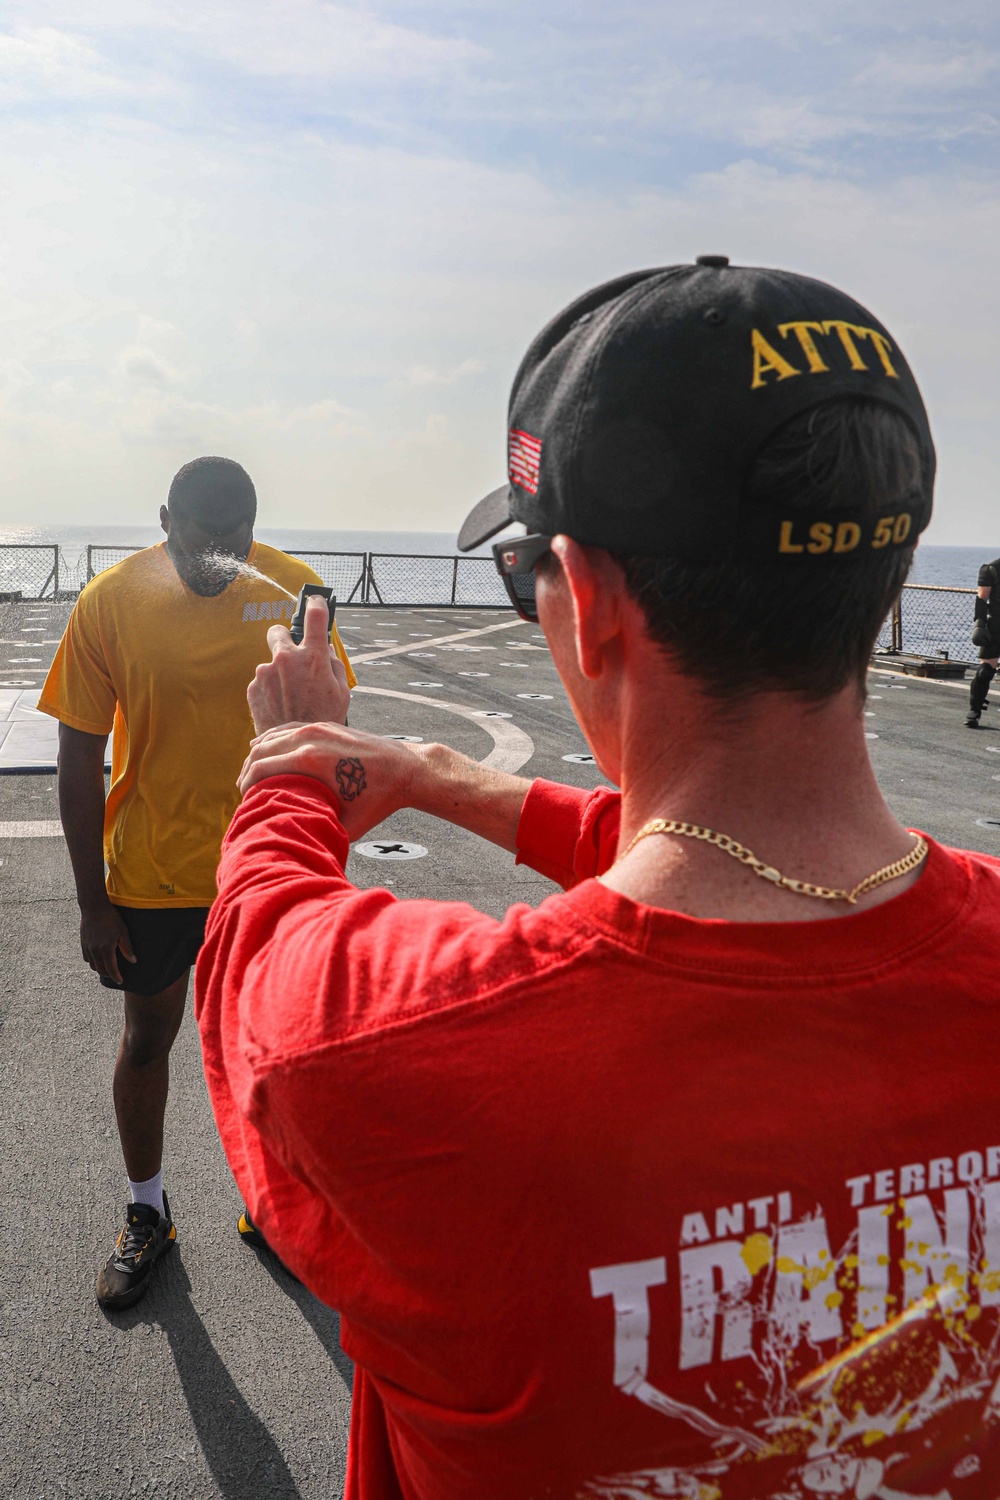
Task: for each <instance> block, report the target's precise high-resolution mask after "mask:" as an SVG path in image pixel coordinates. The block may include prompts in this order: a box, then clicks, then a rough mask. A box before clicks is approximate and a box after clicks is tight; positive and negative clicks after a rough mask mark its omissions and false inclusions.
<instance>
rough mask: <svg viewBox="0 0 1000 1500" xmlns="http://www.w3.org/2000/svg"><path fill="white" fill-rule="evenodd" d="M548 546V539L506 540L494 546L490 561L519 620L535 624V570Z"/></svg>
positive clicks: (536, 615)
mask: <svg viewBox="0 0 1000 1500" xmlns="http://www.w3.org/2000/svg"><path fill="white" fill-rule="evenodd" d="M551 546H552V538H551V537H550V536H540V535H537V534H536V535H533V536H516V537H508V538H507V540H506V541H505V542H494V544H493V561H494V562H495V563H496V567H497V572H498V573H499V574H500V577H501V578H502V579H503V586H504V588H505V589H506V590H507V596H508V598H509V599H510V602H511V604H513V606H514V608H515V609H516V610H517V613H518V614H519V615H520V617H521V619H522V620H528V621H529V622H530V623H531V624H532V625H537V624H538V607H537V605H536V604H535V567H536V564H537V563H538V562H539V560H540V559H541V558H543V557H544V556H545V554H546V552H548V551H549V549H550V548H551Z"/></svg>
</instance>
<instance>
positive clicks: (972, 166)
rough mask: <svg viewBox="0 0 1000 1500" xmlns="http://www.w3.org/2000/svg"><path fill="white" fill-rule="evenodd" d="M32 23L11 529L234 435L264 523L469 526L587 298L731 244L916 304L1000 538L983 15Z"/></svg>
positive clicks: (816, 12) (628, 8) (926, 349)
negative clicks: (464, 518) (545, 363)
mask: <svg viewBox="0 0 1000 1500" xmlns="http://www.w3.org/2000/svg"><path fill="white" fill-rule="evenodd" d="M980 10H981V7H980ZM12 15H13V19H12V21H11V23H10V24H11V27H12V29H11V30H10V32H9V33H8V34H7V35H6V36H3V35H0V95H2V94H3V89H4V87H5V85H7V86H8V92H7V94H6V95H5V96H3V97H5V98H6V102H7V113H6V116H5V124H4V137H3V142H2V144H0V192H2V193H3V197H4V206H5V244H4V251H5V255H4V270H3V275H2V277H0V316H2V317H3V320H4V329H5V336H4V347H3V356H4V364H3V366H2V367H0V466H2V469H3V472H4V476H5V486H4V493H5V505H6V509H7V518H8V519H13V518H14V517H15V515H16V516H23V517H24V518H25V519H37V518H41V517H43V516H48V517H54V518H58V517H63V518H67V519H70V518H73V517H74V515H75V516H76V517H77V518H79V519H80V520H86V519H90V518H95V508H96V507H97V506H98V504H99V506H100V518H101V519H102V520H114V519H122V520H135V519H138V517H137V505H138V504H140V503H143V502H140V500H138V499H137V497H142V496H145V495H150V496H153V497H156V500H157V503H158V497H159V496H160V495H161V493H162V491H163V487H164V482H165V480H168V479H169V476H170V475H171V474H172V473H173V472H174V470H175V469H176V468H177V467H178V466H179V465H180V463H182V462H184V461H185V460H186V459H187V458H190V457H192V456H193V454H194V453H196V452H200V451H206V450H208V451H220V450H221V451H224V452H232V453H233V456H236V457H239V458H241V459H242V460H243V461H244V462H246V463H247V466H248V467H249V468H250V470H251V472H252V473H253V474H254V476H255V479H257V480H258V483H259V487H260V490H261V494H262V497H265V496H266V497H270V499H267V500H266V501H265V512H264V513H265V515H267V512H266V506H267V505H268V504H273V505H274V507H275V510H274V512H273V513H272V514H270V515H267V523H269V524H273V525H280V524H300V525H309V524H315V525H323V524H330V525H336V524H340V525H349V524H351V522H352V519H353V522H354V524H375V525H377V524H381V525H392V526H398V527H406V528H408V529H412V528H413V527H415V526H417V527H419V526H427V527H434V528H442V529H446V528H448V527H449V526H451V525H454V524H455V523H456V522H457V520H458V519H460V517H461V515H462V514H463V510H464V508H465V506H466V505H467V503H468V502H469V501H470V499H474V498H475V497H476V496H477V495H479V494H481V493H484V492H485V491H486V490H488V489H489V488H491V487H492V486H493V485H494V484H495V483H496V482H497V481H498V478H499V477H500V475H501V473H502V466H503V453H504V414H505V407H506V398H507V388H508V384H509V381H510V378H511V376H512V374H513V371H514V369H515V368H516V365H517V362H518V360H519V358H520V356H521V354H522V353H523V350H524V348H525V347H526V345H527V343H528V341H529V339H530V338H531V337H532V336H533V335H534V333H535V332H537V330H538V329H539V327H541V325H542V324H543V323H544V322H545V321H546V320H547V319H548V318H549V317H550V316H551V315H552V314H553V313H554V312H555V311H556V310H557V309H558V308H559V306H560V305H562V303H564V302H565V301H567V300H569V298H570V297H572V296H574V295H576V294H577V293H578V292H579V291H581V290H582V289H583V288H585V287H586V286H588V285H590V284H593V283H594V282H597V281H600V280H603V279H606V278H608V277H610V276H613V275H616V274H618V273H619V272H621V271H624V270H627V269H630V268H632V267H634V266H637V265H649V264H657V263H660V264H663V263H668V262H670V261H674V260H685V259H690V258H691V257H692V256H693V255H695V254H696V253H698V252H699V251H702V250H718V251H723V252H728V253H729V254H730V255H732V256H733V258H734V259H736V260H743V261H749V262H755V261H756V262H759V263H764V264H780V265H788V266H793V267H795V268H797V269H800V270H803V271H805V272H808V273H810V274H813V275H816V276H819V277H820V278H823V279H827V280H831V281H834V282H840V283H842V284H843V285H845V286H846V287H847V288H848V289H850V290H851V291H853V292H855V293H856V294H857V295H858V296H859V297H860V298H861V299H862V300H863V301H867V302H868V303H869V304H870V305H871V306H872V307H873V309H874V310H875V311H876V312H877V313H878V314H879V315H880V316H881V317H883V318H884V319H885V321H886V322H887V323H888V325H889V326H890V328H891V329H893V331H894V333H895V334H896V335H897V336H898V338H899V339H900V341H901V342H902V344H903V346H904V348H905V349H906V351H907V353H908V355H909V356H910V359H911V361H912V363H913V364H914V366H915V368H916V370H917V372H918V375H919V377H920V378H921V380H922V382H923V384H924V387H925V389H926V391H927V394H928V398H929V401H930V405H931V411H932V418H933V420H934V425H935V430H936V433H937V437H938V441H939V445H940V448H941V460H942V462H941V492H940V493H941V506H940V520H939V521H938V522H936V523H935V533H934V534H935V536H936V537H937V538H938V539H939V540H954V541H961V540H965V539H966V538H969V539H975V538H976V537H977V536H979V535H981V534H983V533H984V532H987V531H989V530H990V529H991V527H992V524H993V520H992V517H993V511H994V506H995V502H994V498H993V496H994V485H995V474H996V472H997V469H998V466H1000V438H998V436H997V435H996V422H995V416H994V413H995V411H996V408H997V405H998V402H1000V374H998V371H997V367H996V361H995V356H994V353H993V349H992V347H991V337H992V334H991V330H992V328H993V327H994V326H995V324H996V321H997V317H998V314H1000V294H998V289H997V286H996V282H995V273H994V267H993V256H994V246H995V244H996V242H997V236H998V232H1000V215H998V209H997V204H998V194H997V191H996V174H995V166H994V164H993V162H992V160H985V161H979V160H978V159H977V158H975V156H974V154H973V155H970V156H968V157H965V156H962V155H961V151H962V150H964V149H965V148H966V147H968V149H969V150H970V151H973V150H974V148H975V146H976V143H977V142H981V141H983V140H987V139H988V137H989V135H990V133H991V132H993V131H995V129H996V120H995V114H994V112H993V110H992V109H991V107H990V98H991V93H992V94H995V83H994V80H995V68H996V59H997V48H996V47H995V46H988V45H985V44H981V41H980V40H977V37H978V32H976V30H975V29H976V28H977V27H979V28H980V29H982V16H981V15H979V14H978V13H977V10H976V6H975V5H974V4H971V3H970V0H955V6H954V9H953V10H952V11H950V12H949V27H948V30H949V38H948V39H946V40H942V30H941V27H940V22H939V14H938V7H937V6H931V5H930V0H911V3H909V4H907V5H901V4H899V3H897V0H887V4H886V5H885V6H882V7H878V8H874V7H871V6H870V4H864V5H862V4H861V3H860V0H817V3H816V4H815V5H810V6H802V5H801V3H799V0H761V4H759V5H756V6H753V7H748V6H745V5H736V4H734V3H730V0H705V4H704V5H701V6H699V7H680V6H674V7H664V6H662V5H661V4H659V3H657V4H649V3H645V0H643V3H631V4H630V3H629V0H623V4H622V5H621V6H620V7H615V8H614V10H613V12H612V11H608V10H607V9H606V8H605V7H598V6H596V4H593V3H587V4H584V5H583V6H582V7H580V6H576V5H574V6H569V5H568V4H567V3H565V0H546V4H545V5H543V6H542V7H541V8H540V9H539V8H538V7H537V6H531V7H529V6H526V5H524V4H523V3H522V0H511V3H510V5H508V6H506V7H504V8H502V9H501V8H496V9H495V10H493V9H489V8H486V9H484V10H483V12H482V13H477V14H476V15H472V13H464V12H462V11H460V10H459V9H458V8H457V7H455V6H453V5H452V4H450V3H449V0H439V3H435V5H434V6H433V7H425V8H424V9H423V10H421V9H420V8H419V6H417V5H413V4H407V5H405V6H404V5H403V4H402V3H401V0H400V3H397V4H392V5H390V4H376V5H373V6H361V5H352V4H348V3H338V4H335V5H331V4H322V3H319V0H288V3H286V4H282V5H276V4H274V3H272V0H267V3H265V0H246V3H245V4H243V5H240V6H239V7H238V8H237V7H236V6H234V5H232V4H227V5H226V6H224V7H223V8H221V9H220V8H217V7H212V8H211V9H210V10H206V9H205V7H204V6H203V5H200V6H196V5H194V4H193V3H192V0H179V3H178V4H177V5H175V6H172V7H170V8H168V9H166V10H165V9H163V8H162V7H160V6H153V5H152V4H151V3H147V0H77V3H75V4H73V5H72V6H70V5H69V4H68V0H33V3H32V6H31V15H30V16H29V15H28V10H27V7H25V6H24V5H23V4H22V5H20V6H15V7H13V11H12ZM526 26H529V27H530V28H531V35H532V39H533V45H532V47H531V48H530V49H526V48H525V47H524V36H525V27H526ZM962 27H966V28H967V30H968V34H966V33H961V34H960V31H961V28H962ZM974 33H975V35H974ZM151 59H155V62H156V67H155V69H153V71H152V72H151V67H152V64H151ZM153 72H155V74H156V79H157V82H156V84H155V86H154V84H153V82H152V78H153ZM11 89H13V90H15V93H11V92H10V90H11ZM18 89H20V90H21V92H20V94H17V93H16V90H18ZM17 99H21V100H23V101H24V102H25V103H26V105H27V106H28V107H27V108H25V110H24V111H23V113H22V115H21V116H20V117H19V116H18V112H17V109H16V108H15V107H14V106H16V104H17ZM46 101H47V107H46V108H45V109H44V110H42V109H38V108H37V106H38V104H39V103H40V102H46ZM165 101H166V102H167V103H168V104H169V108H165V107H164V104H165ZM81 120H83V121H84V123H83V124H81ZM953 144H954V145H955V151H956V153H957V154H954V155H952V154H949V153H950V151H951V147H952V145H953ZM918 145H919V148H920V151H923V152H924V154H923V155H919V154H917V155H914V152H916V151H917V147H918ZM685 153H686V154H685ZM893 153H895V155H893ZM984 155H985V153H984ZM887 162H888V164H889V165H888V166H887V165H886V163H887ZM98 497H99V498H98ZM151 503H152V502H151ZM293 517H294V520H292V519H291V518H293Z"/></svg>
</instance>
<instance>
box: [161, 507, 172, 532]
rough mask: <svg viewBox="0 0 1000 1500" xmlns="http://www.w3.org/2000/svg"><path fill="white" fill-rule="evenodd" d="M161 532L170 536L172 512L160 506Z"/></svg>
mask: <svg viewBox="0 0 1000 1500" xmlns="http://www.w3.org/2000/svg"><path fill="white" fill-rule="evenodd" d="M160 530H161V531H163V532H164V533H165V534H166V535H167V536H169V535H170V512H169V510H167V507H166V506H165V505H161V506H160Z"/></svg>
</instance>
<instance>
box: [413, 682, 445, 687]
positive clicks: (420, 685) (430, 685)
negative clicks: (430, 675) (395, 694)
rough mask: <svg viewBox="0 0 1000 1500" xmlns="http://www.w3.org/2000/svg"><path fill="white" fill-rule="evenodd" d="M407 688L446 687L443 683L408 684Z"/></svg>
mask: <svg viewBox="0 0 1000 1500" xmlns="http://www.w3.org/2000/svg"><path fill="white" fill-rule="evenodd" d="M406 686H407V687H444V683H443V682H408V683H407V684H406Z"/></svg>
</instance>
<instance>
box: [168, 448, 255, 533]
mask: <svg viewBox="0 0 1000 1500" xmlns="http://www.w3.org/2000/svg"><path fill="white" fill-rule="evenodd" d="M167 509H168V510H169V511H170V513H171V515H175V516H181V517H185V518H190V519H191V520H193V521H197V522H198V524H199V525H200V526H203V527H204V528H205V530H206V531H214V532H217V533H220V534H221V533H223V532H227V531H234V530H235V529H236V527H237V526H239V525H241V524H242V523H243V522H244V521H253V520H254V518H255V517H256V515H257V491H256V490H255V489H254V487H253V480H252V479H251V478H250V475H249V474H248V473H247V471H246V469H244V467H243V465H242V464H238V463H237V462H236V460H235V459H232V458H215V457H211V458H193V459H192V460H191V462H190V463H188V464H185V465H184V467H183V468H182V469H178V470H177V473H176V474H175V475H174V477H173V479H172V480H171V482H170V490H169V492H168V494H167Z"/></svg>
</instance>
